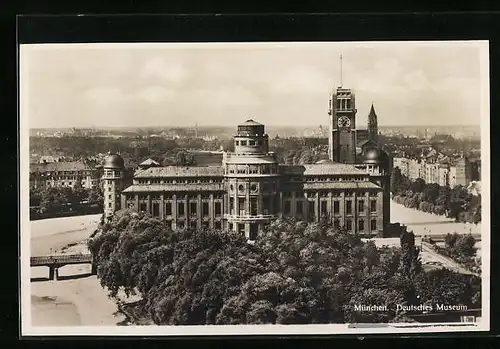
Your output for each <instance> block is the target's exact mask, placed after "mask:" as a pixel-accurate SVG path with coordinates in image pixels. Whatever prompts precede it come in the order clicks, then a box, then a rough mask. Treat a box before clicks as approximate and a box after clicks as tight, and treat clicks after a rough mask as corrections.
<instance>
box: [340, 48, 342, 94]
mask: <svg viewBox="0 0 500 349" xmlns="http://www.w3.org/2000/svg"><path fill="white" fill-rule="evenodd" d="M340 87H342V55H340Z"/></svg>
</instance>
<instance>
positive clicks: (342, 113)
mask: <svg viewBox="0 0 500 349" xmlns="http://www.w3.org/2000/svg"><path fill="white" fill-rule="evenodd" d="M328 114H329V115H330V123H329V124H330V132H329V134H328V136H329V137H328V146H329V149H328V153H329V158H330V161H334V162H341V163H346V164H354V163H355V162H356V100H355V96H354V93H353V91H351V90H350V89H347V88H342V87H339V88H337V90H335V91H333V92H332V94H331V97H330V101H329V108H328Z"/></svg>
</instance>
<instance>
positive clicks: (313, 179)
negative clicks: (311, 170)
mask: <svg viewBox="0 0 500 349" xmlns="http://www.w3.org/2000/svg"><path fill="white" fill-rule="evenodd" d="M305 181H306V182H342V181H348V182H353V181H354V182H362V181H368V177H327V176H318V177H310V176H307V177H305Z"/></svg>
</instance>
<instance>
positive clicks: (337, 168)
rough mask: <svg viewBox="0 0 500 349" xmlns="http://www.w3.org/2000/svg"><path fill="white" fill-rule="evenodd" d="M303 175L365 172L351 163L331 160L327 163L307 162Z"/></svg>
mask: <svg viewBox="0 0 500 349" xmlns="http://www.w3.org/2000/svg"><path fill="white" fill-rule="evenodd" d="M304 167H305V171H304V175H305V176H318V175H319V176H321V175H335V174H343V175H351V174H352V175H361V174H364V175H366V172H365V171H363V170H360V169H357V168H356V167H354V166H353V165H350V164H342V163H338V162H331V163H327V164H308V165H304Z"/></svg>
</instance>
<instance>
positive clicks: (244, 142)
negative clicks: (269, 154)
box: [235, 139, 264, 147]
mask: <svg viewBox="0 0 500 349" xmlns="http://www.w3.org/2000/svg"><path fill="white" fill-rule="evenodd" d="M262 144H264V141H261V140H259V139H256V140H253V139H249V140H241V141H238V140H237V141H235V145H237V146H239V145H241V146H243V147H246V146H250V147H255V146H261V145H262Z"/></svg>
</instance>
